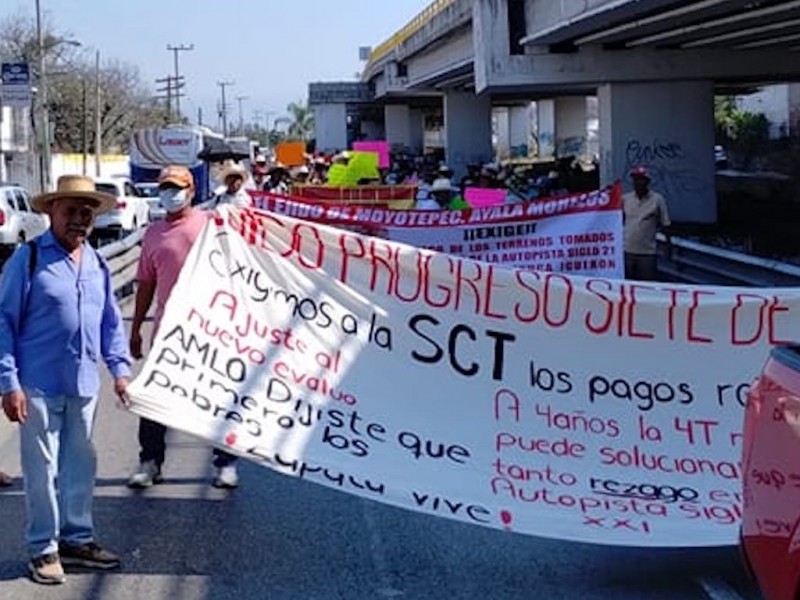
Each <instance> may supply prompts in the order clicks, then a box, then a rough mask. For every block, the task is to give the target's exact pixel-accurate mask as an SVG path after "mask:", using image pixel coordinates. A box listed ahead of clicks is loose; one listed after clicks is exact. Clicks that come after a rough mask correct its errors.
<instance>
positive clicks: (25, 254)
mask: <svg viewBox="0 0 800 600" xmlns="http://www.w3.org/2000/svg"><path fill="white" fill-rule="evenodd" d="M36 243H37V244H38V251H37V258H36V269H35V271H34V273H33V277H32V278H29V277H28V272H29V262H28V261H29V256H30V252H29V248H27V247H26V246H22V247H21V248H19V249H17V251H16V252H15V253H14V254H13V255H12V256H11V258H10V259H9V260H8V262H7V263H6V266H5V269H4V271H3V276H2V280H0V393H2V394H5V393H7V392H10V391H14V390H19V389H23V388H25V389H27V390H31V391H33V392H37V393H41V394H42V395H45V396H60V395H65V396H73V397H76V396H78V397H85V398H90V397H94V396H96V395H97V393H98V391H99V389H100V373H99V369H98V366H97V363H98V360H99V358H100V357H102V358H103V360H104V361H105V363H106V365H107V366H108V368H109V370H110V371H111V374H112V375H113V376H114V378H117V377H129V376H130V373H131V371H130V365H131V362H132V361H131V358H130V355H129V354H128V345H127V340H126V335H125V327H124V325H123V322H122V316H121V314H120V311H119V307H118V306H117V303H116V299H115V298H114V290H113V287H112V283H111V274H110V273H109V271H108V267H107V265H106V264H105V262H104V260H103V259H102V257H101V256H100V255H99V254H98V253H97V252H96V251H95V250H94V249H93V248H92V247H91V246H89V244H86V243H85V244H84V246H83V251H82V254H81V262H80V264H75V263H74V262H73V261H72V259H71V258H70V257H69V254H68V253H67V251H66V250H65V249H64V248H63V247H62V246H61V244H59V243H58V242H57V241H56V239H55V237H53V233H52V232H51V231H47V232H46V233H45V234H43V235H42V236H41V237H39V238H38V239H37V240H36Z"/></svg>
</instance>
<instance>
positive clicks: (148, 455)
mask: <svg viewBox="0 0 800 600" xmlns="http://www.w3.org/2000/svg"><path fill="white" fill-rule="evenodd" d="M139 447H140V448H141V450H140V451H139V462H147V461H148V460H154V461H155V463H156V464H157V465H158V466H159V467H161V465H163V464H164V456H165V454H166V452H167V427H166V425H162V424H161V423H156V422H155V421H151V420H149V419H139ZM237 459H238V457H237V456H236V455H235V454H230V453H229V452H225V451H224V450H217V449H216V448H215V449H214V466H215V467H217V468H220V467H226V466H228V465H232V464H233V463H235V462H236V460H237Z"/></svg>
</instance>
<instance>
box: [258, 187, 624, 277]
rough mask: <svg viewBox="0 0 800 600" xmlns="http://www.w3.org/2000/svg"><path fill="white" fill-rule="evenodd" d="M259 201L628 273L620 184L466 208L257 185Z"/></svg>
mask: <svg viewBox="0 0 800 600" xmlns="http://www.w3.org/2000/svg"><path fill="white" fill-rule="evenodd" d="M251 193H252V195H253V198H254V199H255V205H256V206H257V207H258V208H261V209H265V210H268V211H270V212H275V213H278V214H282V215H286V216H290V217H298V218H302V219H305V220H309V221H314V222H315V223H326V224H331V225H339V226H350V227H357V228H363V231H364V232H369V233H370V234H372V235H377V236H379V237H382V238H384V239H389V240H392V241H395V242H403V243H406V244H411V245H413V246H416V247H418V248H427V249H429V250H436V251H438V252H446V253H448V254H452V255H454V256H461V257H464V258H469V259H472V260H480V261H484V262H488V263H493V264H497V265H503V266H505V267H515V268H518V269H529V270H532V271H542V272H558V273H571V274H574V275H586V276H597V277H609V278H617V277H619V278H622V277H624V273H625V264H624V255H623V248H622V188H621V186H620V184H619V183H617V184H615V185H613V186H610V187H608V188H606V189H603V190H597V191H593V192H587V193H582V194H571V195H568V196H563V197H560V198H548V199H545V200H537V201H534V202H524V203H519V204H504V205H500V206H487V207H483V208H471V209H465V210H437V211H420V210H392V209H389V208H386V207H382V206H370V205H366V204H359V205H330V204H329V205H326V204H324V203H322V202H317V203H311V202H309V201H308V199H303V198H291V197H288V196H280V195H275V194H269V193H263V192H261V193H260V192H251Z"/></svg>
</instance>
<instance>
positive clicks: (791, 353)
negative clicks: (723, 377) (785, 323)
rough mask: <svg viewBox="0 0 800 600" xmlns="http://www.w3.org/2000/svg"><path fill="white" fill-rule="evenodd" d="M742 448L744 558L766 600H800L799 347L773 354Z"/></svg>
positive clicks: (757, 388)
mask: <svg viewBox="0 0 800 600" xmlns="http://www.w3.org/2000/svg"><path fill="white" fill-rule="evenodd" d="M743 447H744V452H743V457H742V458H743V460H742V463H743V472H744V515H743V520H742V548H743V551H744V555H745V558H746V560H747V562H748V564H749V566H750V568H751V570H752V572H753V574H754V576H755V578H756V579H757V580H758V583H759V586H760V588H761V591H762V593H763V594H764V598H765V599H766V600H800V346H780V347H776V348H775V349H773V350H772V353H771V354H770V357H769V360H768V361H767V364H766V365H765V366H764V369H763V371H762V373H761V377H760V378H759V379H758V381H757V382H756V383H755V384H754V385H753V388H752V389H751V390H750V396H749V398H748V404H747V409H746V410H745V423H744V444H743Z"/></svg>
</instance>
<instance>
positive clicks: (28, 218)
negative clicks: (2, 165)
mask: <svg viewBox="0 0 800 600" xmlns="http://www.w3.org/2000/svg"><path fill="white" fill-rule="evenodd" d="M49 227H50V219H49V217H48V216H47V215H43V214H40V213H37V212H34V211H33V209H32V208H31V196H30V194H28V192H27V191H26V190H25V189H24V188H22V187H20V186H18V185H11V184H3V183H0V259H5V258H8V257H9V256H10V255H11V253H12V252H13V251H14V248H16V247H17V246H18V245H19V244H24V243H25V242H26V241H28V240H32V239H33V238H35V237H36V236H38V235H41V234H43V233H44V232H45V231H47V230H48V228H49Z"/></svg>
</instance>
